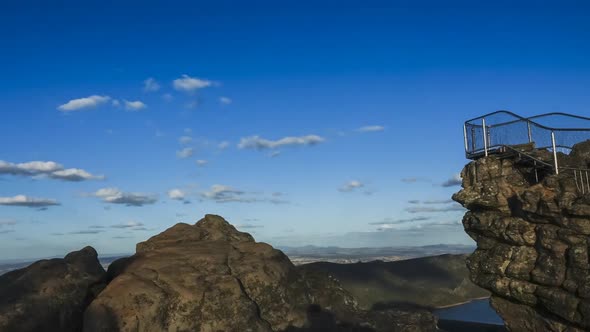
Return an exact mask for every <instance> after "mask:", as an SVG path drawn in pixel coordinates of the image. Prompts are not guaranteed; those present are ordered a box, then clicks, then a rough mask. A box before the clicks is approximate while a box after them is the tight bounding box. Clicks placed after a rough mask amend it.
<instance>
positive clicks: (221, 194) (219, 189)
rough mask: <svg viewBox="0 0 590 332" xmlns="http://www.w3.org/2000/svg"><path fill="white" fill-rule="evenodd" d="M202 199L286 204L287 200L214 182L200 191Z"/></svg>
mask: <svg viewBox="0 0 590 332" xmlns="http://www.w3.org/2000/svg"><path fill="white" fill-rule="evenodd" d="M201 197H202V198H203V199H209V200H212V201H215V202H216V203H232V202H236V203H261V202H266V203H271V204H287V203H289V202H287V201H283V200H279V199H277V198H273V197H264V196H262V195H261V193H252V192H250V193H248V192H245V191H242V190H238V189H235V188H233V187H230V186H225V185H220V184H216V185H213V186H211V188H210V189H209V191H205V192H202V193H201Z"/></svg>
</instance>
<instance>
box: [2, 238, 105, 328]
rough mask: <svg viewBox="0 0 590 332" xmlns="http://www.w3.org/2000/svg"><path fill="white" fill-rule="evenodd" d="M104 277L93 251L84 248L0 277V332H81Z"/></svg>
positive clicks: (101, 286) (90, 248) (92, 249)
mask: <svg viewBox="0 0 590 332" xmlns="http://www.w3.org/2000/svg"><path fill="white" fill-rule="evenodd" d="M104 274H105V271H104V269H103V268H102V266H101V265H100V263H99V262H98V258H97V253H96V250H94V248H92V247H86V248H84V249H82V250H80V251H74V252H71V253H69V254H68V255H67V256H66V257H65V258H63V259H49V260H41V261H38V262H35V263H33V264H31V265H30V266H28V267H26V268H23V269H20V270H15V271H11V272H8V273H6V274H4V275H2V276H0V331H11V332H18V331H48V332H52V331H55V332H68V331H72V332H73V331H81V330H82V317H83V313H84V310H85V309H86V307H87V306H88V304H89V303H90V301H92V299H93V298H94V297H95V296H96V294H97V293H98V292H100V290H101V289H102V288H103V287H104V284H103V277H104Z"/></svg>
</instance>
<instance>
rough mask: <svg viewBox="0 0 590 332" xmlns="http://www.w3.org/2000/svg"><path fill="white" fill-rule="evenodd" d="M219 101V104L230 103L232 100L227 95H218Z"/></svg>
mask: <svg viewBox="0 0 590 332" xmlns="http://www.w3.org/2000/svg"><path fill="white" fill-rule="evenodd" d="M219 103H221V105H229V104H231V103H232V100H231V99H230V98H228V97H220V98H219Z"/></svg>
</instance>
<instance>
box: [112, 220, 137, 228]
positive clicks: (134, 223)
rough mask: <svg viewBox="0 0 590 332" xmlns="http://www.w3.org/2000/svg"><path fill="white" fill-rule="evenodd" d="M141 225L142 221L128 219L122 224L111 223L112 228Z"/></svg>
mask: <svg viewBox="0 0 590 332" xmlns="http://www.w3.org/2000/svg"><path fill="white" fill-rule="evenodd" d="M141 226H143V223H141V222H138V221H128V222H126V223H122V224H115V225H111V227H112V228H139V227H141Z"/></svg>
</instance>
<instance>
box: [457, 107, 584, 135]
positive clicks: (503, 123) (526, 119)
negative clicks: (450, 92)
mask: <svg viewBox="0 0 590 332" xmlns="http://www.w3.org/2000/svg"><path fill="white" fill-rule="evenodd" d="M496 114H508V115H510V116H513V117H515V118H516V119H515V120H512V121H507V122H502V123H496V124H492V125H489V126H488V127H489V128H494V127H498V126H503V125H508V124H512V123H517V122H519V121H526V122H528V123H530V124H531V125H534V126H537V127H539V128H542V129H546V130H558V131H590V128H553V127H548V126H545V125H542V124H540V123H537V122H535V121H532V120H531V119H538V118H543V117H548V116H553V115H561V116H565V117H569V118H574V119H580V120H586V121H590V118H588V117H584V116H580V115H574V114H568V113H563V112H552V113H544V114H539V115H535V116H531V117H528V118H525V117H522V116H520V115H518V114H516V113H513V112H510V111H506V110H500V111H495V112H492V113H488V114H485V115H482V116H478V117H476V118H473V119H469V120H467V121H465V124H468V125H470V126H474V127H481V125H479V124H472V123H470V122H472V121H475V120H481V119H484V118H487V117H490V116H492V115H496Z"/></svg>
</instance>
